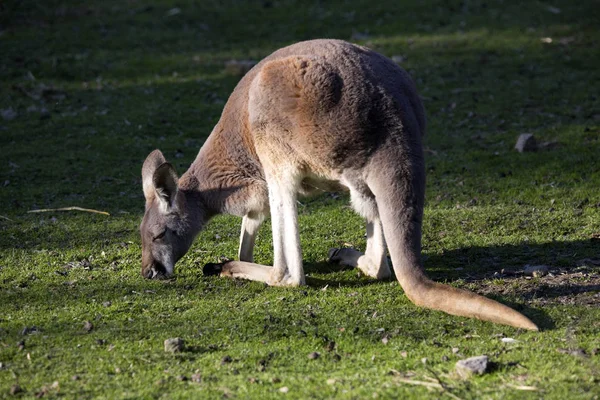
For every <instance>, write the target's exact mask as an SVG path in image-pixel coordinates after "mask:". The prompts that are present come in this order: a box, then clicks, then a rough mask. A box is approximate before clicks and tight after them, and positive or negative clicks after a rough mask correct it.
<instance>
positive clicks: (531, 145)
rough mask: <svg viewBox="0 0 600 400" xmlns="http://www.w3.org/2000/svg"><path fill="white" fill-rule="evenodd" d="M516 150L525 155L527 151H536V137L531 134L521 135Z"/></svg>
mask: <svg viewBox="0 0 600 400" xmlns="http://www.w3.org/2000/svg"><path fill="white" fill-rule="evenodd" d="M515 149H517V151H518V152H519V153H523V152H525V151H536V150H537V143H536V141H535V137H534V136H533V135H532V134H531V133H523V134H521V135H520V136H519V138H518V139H517V144H515Z"/></svg>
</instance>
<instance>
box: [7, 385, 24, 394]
mask: <svg viewBox="0 0 600 400" xmlns="http://www.w3.org/2000/svg"><path fill="white" fill-rule="evenodd" d="M21 392H23V389H22V388H21V386H19V385H12V386H11V387H10V394H11V395H13V396H14V395H16V394H19V393H21Z"/></svg>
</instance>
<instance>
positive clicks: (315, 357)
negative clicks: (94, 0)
mask: <svg viewBox="0 0 600 400" xmlns="http://www.w3.org/2000/svg"><path fill="white" fill-rule="evenodd" d="M320 356H321V354H319V353H318V352H316V351H313V352H312V353H310V354H309V355H308V358H309V359H311V360H316V359H317V358H319V357H320Z"/></svg>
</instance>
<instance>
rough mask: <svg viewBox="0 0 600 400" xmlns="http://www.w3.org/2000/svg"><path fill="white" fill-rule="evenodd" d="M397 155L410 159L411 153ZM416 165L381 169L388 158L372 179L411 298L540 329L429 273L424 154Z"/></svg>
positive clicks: (463, 313)
mask: <svg viewBox="0 0 600 400" xmlns="http://www.w3.org/2000/svg"><path fill="white" fill-rule="evenodd" d="M394 156H396V157H398V156H404V157H402V158H403V159H405V160H406V154H402V155H399V154H394ZM380 160H381V161H385V160H382V159H380ZM388 160H389V159H388ZM417 163H418V164H414V163H413V164H411V163H410V162H408V163H406V164H403V165H401V166H400V168H399V169H397V170H395V171H390V170H389V167H388V168H381V166H382V165H386V164H387V165H389V163H388V162H385V163H384V164H381V163H379V168H378V165H377V164H378V163H375V165H373V167H374V168H372V169H371V171H372V172H371V173H370V174H369V178H368V186H369V188H370V189H371V191H372V192H373V194H374V195H375V199H376V201H377V207H378V209H379V215H380V218H381V221H382V224H383V231H384V235H385V239H386V242H387V245H388V249H389V252H390V255H391V258H392V263H393V265H394V271H395V273H396V277H397V279H398V281H399V283H400V285H401V286H402V288H403V289H404V291H405V293H406V296H407V297H408V298H409V299H410V300H411V301H412V302H413V303H414V304H416V305H418V306H421V307H426V308H431V309H436V310H441V311H444V312H446V313H448V314H452V315H460V316H464V317H470V318H477V319H481V320H485V321H491V322H495V323H498V324H505V325H511V326H514V327H517V328H524V329H529V330H534V331H537V330H538V327H537V326H536V325H535V324H534V323H533V322H531V321H530V320H529V319H528V318H527V317H525V316H524V315H523V314H521V313H519V312H517V311H515V310H513V309H512V308H510V307H507V306H505V305H503V304H500V303H498V302H496V301H494V300H491V299H488V298H486V297H483V296H479V295H477V294H475V293H472V292H469V291H466V290H461V289H456V288H454V287H451V286H448V285H444V284H441V283H437V282H433V281H432V280H430V279H429V278H427V276H425V273H424V272H423V268H422V266H421V261H420V252H421V222H422V216H423V201H424V184H425V182H424V181H425V177H424V171H423V166H422V163H421V162H420V159H419V158H417Z"/></svg>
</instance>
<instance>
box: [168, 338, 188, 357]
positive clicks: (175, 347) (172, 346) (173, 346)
mask: <svg viewBox="0 0 600 400" xmlns="http://www.w3.org/2000/svg"><path fill="white" fill-rule="evenodd" d="M184 346H185V342H184V340H183V339H182V338H171V339H167V340H165V351H166V352H167V353H179V352H181V351H183V348H184Z"/></svg>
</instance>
